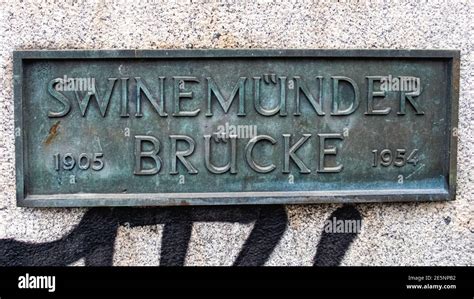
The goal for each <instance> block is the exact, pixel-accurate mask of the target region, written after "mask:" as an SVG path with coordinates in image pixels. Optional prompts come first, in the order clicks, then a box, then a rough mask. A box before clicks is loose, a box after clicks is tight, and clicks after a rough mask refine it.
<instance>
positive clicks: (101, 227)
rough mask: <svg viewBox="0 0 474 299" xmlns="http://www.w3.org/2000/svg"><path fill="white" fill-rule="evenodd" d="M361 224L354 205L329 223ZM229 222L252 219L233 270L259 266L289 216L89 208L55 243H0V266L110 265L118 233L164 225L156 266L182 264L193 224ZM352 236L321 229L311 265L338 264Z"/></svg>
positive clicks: (256, 211) (268, 211)
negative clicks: (81, 262)
mask: <svg viewBox="0 0 474 299" xmlns="http://www.w3.org/2000/svg"><path fill="white" fill-rule="evenodd" d="M334 217H336V218H337V219H339V220H345V219H347V220H361V219H362V217H361V215H360V213H359V211H358V210H357V209H356V208H355V207H354V206H352V205H344V206H342V207H341V208H338V209H336V210H335V211H334V212H333V213H332V214H331V215H330V216H329V218H328V219H333V218H334ZM195 221H199V222H231V223H241V224H247V223H251V222H254V221H255V224H254V227H253V229H252V232H251V233H250V235H249V237H248V238H247V240H246V241H245V243H244V245H243V247H242V249H241V250H240V253H239V255H238V257H237V259H236V260H235V262H234V266H261V265H264V264H265V262H266V261H267V260H268V259H269V257H270V255H271V253H272V252H273V250H274V249H275V247H276V246H277V244H278V242H279V241H280V239H281V238H282V236H283V234H284V233H285V230H286V227H287V225H288V217H287V215H286V211H285V207H284V206H283V205H273V206H257V207H256V206H237V207H236V206H225V207H165V208H161V207H156V208H146V209H145V208H92V209H90V210H88V211H87V212H86V213H85V214H84V216H83V218H82V220H81V221H80V222H79V224H78V225H77V226H76V227H75V228H74V229H73V230H72V231H71V232H70V233H69V234H67V235H65V236H64V237H62V238H61V239H59V240H56V241H53V242H45V243H31V242H22V241H16V240H14V239H2V240H0V265H2V266H66V265H69V264H72V263H74V262H76V261H78V260H79V259H82V258H84V260H85V264H86V266H111V265H112V260H113V255H114V244H115V238H116V235H117V229H118V227H119V226H120V225H127V226H131V227H136V226H147V225H157V224H163V225H164V230H163V237H162V244H161V253H160V265H162V266H183V265H184V263H185V258H186V253H187V250H188V246H189V241H190V238H191V231H192V225H193V222H195ZM356 236H357V232H354V233H327V232H326V231H324V228H323V233H322V234H321V238H320V241H319V243H318V244H317V245H316V244H315V246H317V252H316V255H315V257H314V265H315V266H337V265H339V264H340V262H341V261H342V259H343V258H344V255H345V253H346V251H347V250H348V249H349V246H350V244H351V243H352V242H353V240H354V239H355V238H356Z"/></svg>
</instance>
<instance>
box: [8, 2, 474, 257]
mask: <svg viewBox="0 0 474 299" xmlns="http://www.w3.org/2000/svg"><path fill="white" fill-rule="evenodd" d="M341 2H346V3H339V2H336V1H296V0H294V1H275V0H274V1H272V0H266V1H257V0H255V1H212V0H208V1H199V0H193V1H189V0H188V1H145V0H142V1H129V2H127V1H97V2H93V1H90V2H85V1H81V0H76V1H68V0H65V1H42V2H41V1H18V0H14V1H7V0H0V265H21V264H27V265H84V264H86V265H111V264H113V265H159V264H161V265H183V264H184V265H232V264H235V265H263V264H264V265H313V264H314V265H473V256H474V255H473V232H474V223H473V221H472V215H473V211H472V206H473V204H472V202H473V199H474V182H473V180H474V178H473V177H474V168H473V162H472V159H473V158H474V134H473V128H474V117H473V111H474V100H473V97H474V79H473V78H474V69H473V60H474V57H473V51H472V50H473V45H472V38H473V36H474V22H473V19H474V15H473V12H474V8H473V2H472V1H469V0H465V1H449V2H448V1H429V3H426V1H400V2H399V1H392V2H388V1H341ZM165 48H166V49H167V48H330V49H349V48H351V49H352V48H362V49H382V48H393V49H459V50H461V82H460V86H461V93H460V103H459V107H460V109H459V114H460V115H459V131H458V132H459V152H458V182H457V184H458V193H457V200H456V201H453V202H437V203H403V204H400V203H391V204H358V205H354V206H341V205H332V204H331V205H328V204H326V205H304V206H293V205H292V206H264V207H222V208H219V207H215V208H205V207H204V208H161V209H160V208H133V209H132V208H126V209H118V208H116V209H90V210H87V209H34V208H18V207H16V204H15V166H14V162H15V161H14V159H15V158H14V134H13V129H14V128H13V91H12V87H13V83H12V80H13V78H12V51H13V50H15V49H165ZM333 215H336V216H338V217H340V218H347V219H362V230H361V231H360V232H359V233H358V234H326V233H323V228H324V221H325V220H326V219H328V218H330V217H332V216H333Z"/></svg>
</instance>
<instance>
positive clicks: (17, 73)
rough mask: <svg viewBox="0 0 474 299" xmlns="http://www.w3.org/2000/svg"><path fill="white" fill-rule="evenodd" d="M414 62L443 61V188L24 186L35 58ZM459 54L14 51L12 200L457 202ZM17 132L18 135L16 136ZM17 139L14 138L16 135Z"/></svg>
mask: <svg viewBox="0 0 474 299" xmlns="http://www.w3.org/2000/svg"><path fill="white" fill-rule="evenodd" d="M272 57H274V58H285V57H288V58H291V57H293V58H294V57H306V58H308V57H310V58H414V59H446V60H447V65H448V70H447V71H448V80H449V81H448V82H447V84H448V86H449V88H450V92H449V94H450V99H449V100H448V101H447V102H448V103H451V105H450V107H448V111H449V117H450V118H449V120H448V122H449V129H450V138H449V140H448V142H449V153H448V155H449V172H448V182H447V183H446V186H445V188H442V189H440V188H436V189H385V190H351V191H288V192H282V191H278V192H218V193H205V192H204V193H137V194H120V193H82V194H52V195H31V194H28V193H27V190H26V186H25V177H24V174H25V169H26V167H27V165H26V162H27V160H26V159H25V158H26V152H25V147H26V144H25V140H24V139H23V138H24V136H25V135H24V134H23V128H24V126H23V113H22V111H23V96H22V89H23V63H24V61H25V60H35V59H51V60H53V59H116V58H129V59H135V58H138V59H142V58H154V59H160V58H163V59H168V58H272ZM459 77H460V51H459V50H391V49H390V50H389V49H383V50H375V49H374V50H366V49H363V50H361V49H347V50H339V49H337V50H336V49H334V50H333V49H324V50H322V49H196V50H16V51H13V92H14V109H15V122H14V124H15V130H14V132H15V134H14V136H15V166H16V198H17V206H19V207H97V206H176V205H240V204H309V203H360V202H407V201H440V200H454V199H455V197H456V165H457V133H456V130H457V125H458V109H459ZM17 132H19V134H17ZM17 135H18V136H17Z"/></svg>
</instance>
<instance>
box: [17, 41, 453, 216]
mask: <svg viewBox="0 0 474 299" xmlns="http://www.w3.org/2000/svg"><path fill="white" fill-rule="evenodd" d="M14 75H15V76H14V91H15V138H16V166H17V172H16V177H17V200H18V205H20V206H38V207H66V206H129V205H188V204H189V205H214V204H267V203H315V202H369V201H418V200H447V199H454V196H455V182H456V167H455V166H456V126H457V104H458V92H459V91H458V89H459V86H458V85H459V52H458V51H438V50H411V51H410V50H192V51H187V50H169V51H166V50H163V51H129V50H123V51H16V52H15V53H14ZM406 78H409V79H406ZM397 80H398V84H399V85H398V87H397V85H396V83H397ZM407 80H408V81H407ZM402 81H403V82H405V83H406V82H408V83H409V84H413V85H410V86H408V87H407V86H402V85H401V84H402ZM410 82H411V83H410ZM81 84H82V85H81ZM417 84H418V85H417Z"/></svg>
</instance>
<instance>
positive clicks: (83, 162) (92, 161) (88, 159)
mask: <svg viewBox="0 0 474 299" xmlns="http://www.w3.org/2000/svg"><path fill="white" fill-rule="evenodd" d="M103 156H104V154H102V153H94V154H91V155H89V154H87V153H81V154H79V156H77V158H76V157H74V155H73V154H71V153H66V154H64V155H62V157H61V155H60V154H59V153H57V154H54V168H55V169H56V170H57V171H59V170H61V169H64V170H72V169H74V167H76V166H77V167H78V168H79V169H82V170H87V169H89V168H91V169H92V170H95V171H98V170H101V169H102V168H104V161H103V160H102V158H103Z"/></svg>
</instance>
